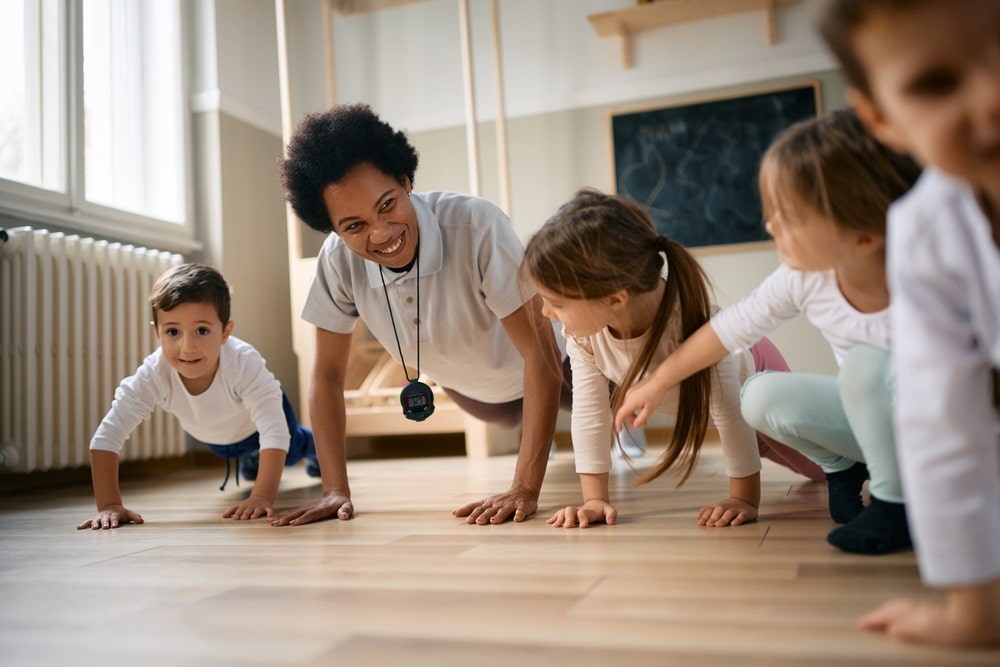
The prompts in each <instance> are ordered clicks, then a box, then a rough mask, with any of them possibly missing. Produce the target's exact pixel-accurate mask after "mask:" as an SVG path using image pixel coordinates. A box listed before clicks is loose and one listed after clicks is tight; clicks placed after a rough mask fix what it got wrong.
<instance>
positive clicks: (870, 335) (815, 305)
mask: <svg viewBox="0 0 1000 667" xmlns="http://www.w3.org/2000/svg"><path fill="white" fill-rule="evenodd" d="M799 313H803V314H804V315H805V316H806V319H808V320H809V322H810V323H811V324H812V325H813V326H814V327H816V328H817V329H819V330H820V333H822V334H823V337H824V338H826V340H827V342H828V343H830V347H831V348H832V349H833V356H834V358H835V359H836V360H837V365H838V366H839V365H840V364H841V362H843V360H844V355H846V354H847V352H848V350H850V349H851V348H852V347H854V346H855V345H857V344H858V343H865V344H868V345H871V346H873V347H877V348H880V349H883V350H888V349H889V348H890V341H891V335H890V329H891V323H890V316H889V308H885V309H883V310H880V311H877V312H874V313H862V312H861V311H859V310H857V309H856V308H854V306H852V305H851V304H850V303H849V302H848V301H847V299H845V298H844V295H843V294H842V293H841V291H840V287H838V285H837V276H836V274H835V273H834V271H833V270H832V269H831V270H829V271H795V270H793V269H790V268H789V267H788V266H787V265H786V264H782V265H781V266H779V267H778V268H777V270H775V272H774V273H772V274H771V275H770V276H768V277H767V278H765V279H764V282H762V283H761V284H760V285H759V286H758V287H757V288H756V289H755V290H754V291H753V292H751V293H750V294H749V295H747V296H746V297H745V298H743V299H742V300H740V301H738V302H737V303H734V304H733V305H731V306H729V307H728V308H726V309H724V310H723V311H721V312H719V313H717V314H716V315H715V316H714V317H713V318H712V329H713V330H715V333H716V334H717V335H718V336H719V340H721V341H722V344H723V345H724V346H725V348H726V349H727V350H729V351H730V352H734V351H737V350H746V349H748V348H750V347H751V346H752V345H753V344H754V343H756V342H757V341H759V340H760V339H761V338H763V337H764V336H766V335H767V334H769V333H771V332H772V331H774V330H775V329H777V328H778V327H779V326H780V325H781V323H782V322H785V321H787V320H790V319H792V318H793V317H795V316H796V315H798V314H799Z"/></svg>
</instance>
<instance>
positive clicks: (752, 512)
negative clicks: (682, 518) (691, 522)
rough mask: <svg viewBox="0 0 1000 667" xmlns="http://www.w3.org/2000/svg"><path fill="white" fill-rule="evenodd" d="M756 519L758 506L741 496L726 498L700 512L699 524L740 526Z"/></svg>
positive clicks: (703, 508)
mask: <svg viewBox="0 0 1000 667" xmlns="http://www.w3.org/2000/svg"><path fill="white" fill-rule="evenodd" d="M756 520H757V508H756V507H754V506H753V505H751V504H750V503H748V502H747V501H745V500H740V499H739V498H726V499H725V500H721V501H719V502H717V503H715V504H714V505H709V506H707V507H702V508H701V511H700V512H699V513H698V525H699V526H713V527H718V526H738V525H740V524H742V523H749V522H751V521H756Z"/></svg>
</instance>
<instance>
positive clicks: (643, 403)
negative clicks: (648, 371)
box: [615, 378, 669, 431]
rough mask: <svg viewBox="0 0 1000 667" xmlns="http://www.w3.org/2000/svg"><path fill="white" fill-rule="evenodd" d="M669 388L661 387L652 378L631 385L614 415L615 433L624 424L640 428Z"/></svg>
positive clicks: (654, 410)
mask: <svg viewBox="0 0 1000 667" xmlns="http://www.w3.org/2000/svg"><path fill="white" fill-rule="evenodd" d="M667 389H669V387H661V386H659V385H658V383H656V382H655V381H654V379H653V378H648V379H646V380H643V381H642V382H639V383H636V384H635V385H633V386H632V387H631V388H630V389H629V390H628V391H627V392H626V393H625V398H624V400H623V401H622V406H621V407H620V408H619V409H618V412H616V413H615V431H621V430H622V429H623V428H624V427H625V425H626V424H628V425H629V426H631V427H633V428H642V427H643V426H645V425H646V422H647V421H649V418H650V417H652V416H653V413H654V412H656V407H657V406H658V405H659V404H660V401H662V400H663V396H664V394H666V393H667Z"/></svg>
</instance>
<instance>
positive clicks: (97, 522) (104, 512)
mask: <svg viewBox="0 0 1000 667" xmlns="http://www.w3.org/2000/svg"><path fill="white" fill-rule="evenodd" d="M127 523H144V522H143V520H142V516H141V515H140V514H138V513H137V512H133V511H132V510H130V509H128V508H126V507H125V506H124V505H111V506H108V507H105V508H103V509H101V510H99V511H98V512H97V515H96V516H95V517H93V518H92V519H87V520H86V521H84V522H82V523H80V524H78V525H77V527H76V529H77V530H84V529H86V528H92V529H93V530H108V529H110V528H117V527H118V526H124V525H125V524H127Z"/></svg>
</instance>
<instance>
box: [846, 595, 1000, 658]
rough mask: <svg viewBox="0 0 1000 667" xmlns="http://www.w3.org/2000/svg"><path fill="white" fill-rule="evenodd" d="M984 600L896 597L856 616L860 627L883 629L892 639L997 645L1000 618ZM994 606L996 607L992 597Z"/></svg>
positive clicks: (999, 636) (998, 644)
mask: <svg viewBox="0 0 1000 667" xmlns="http://www.w3.org/2000/svg"><path fill="white" fill-rule="evenodd" d="M989 606H990V605H989V604H987V605H986V607H985V608H984V607H983V606H982V605H973V606H971V607H966V606H963V605H961V604H954V602H953V600H952V599H951V598H950V597H949V599H948V600H947V601H946V602H945V603H943V604H942V603H939V602H929V601H924V600H909V599H905V598H900V599H896V600H890V601H889V602H886V603H885V604H884V605H882V606H881V607H878V608H877V609H874V610H872V611H870V612H868V613H867V614H865V615H864V616H862V617H861V618H860V619H858V627H859V628H861V629H862V630H875V631H877V632H884V633H885V634H887V635H888V636H890V637H892V638H893V639H899V640H902V641H909V642H919V643H922V644H946V645H954V646H1000V618H996V617H995V612H996V611H997V610H996V609H994V610H993V611H994V613H993V614H991V613H989V611H984V609H988V607H989ZM993 606H994V607H1000V604H997V603H996V602H995V601H994V603H993Z"/></svg>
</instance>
